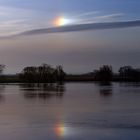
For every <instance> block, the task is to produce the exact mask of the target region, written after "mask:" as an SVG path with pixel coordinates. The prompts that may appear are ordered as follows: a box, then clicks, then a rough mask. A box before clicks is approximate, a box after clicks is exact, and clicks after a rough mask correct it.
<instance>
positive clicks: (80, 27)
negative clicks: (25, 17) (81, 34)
mask: <svg viewBox="0 0 140 140" xmlns="http://www.w3.org/2000/svg"><path fill="white" fill-rule="evenodd" d="M139 26H140V20H135V21H121V22H105V23H86V24H77V25H69V26H61V27H52V28H42V29H34V30H29V31H25V32H22V33H20V34H17V35H13V36H9V37H15V36H26V35H38V34H50V33H64V32H78V31H86V30H104V29H116V28H129V27H139ZM9 37H1V39H2V38H9Z"/></svg>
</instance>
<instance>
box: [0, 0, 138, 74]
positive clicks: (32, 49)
mask: <svg viewBox="0 0 140 140" xmlns="http://www.w3.org/2000/svg"><path fill="white" fill-rule="evenodd" d="M139 7H140V1H139V0H0V64H5V65H6V69H5V73H8V74H13V73H19V72H21V71H22V69H23V68H24V67H25V66H32V65H35V66H37V65H40V64H42V63H47V64H50V65H52V66H56V65H62V66H63V67H64V70H65V71H66V72H67V73H84V72H90V71H92V70H94V69H97V68H98V67H100V66H101V65H104V64H108V65H112V66H113V67H114V70H115V71H116V70H117V69H118V68H119V67H120V66H124V65H132V66H133V67H140V63H139V60H140V39H139V38H140V8H139Z"/></svg>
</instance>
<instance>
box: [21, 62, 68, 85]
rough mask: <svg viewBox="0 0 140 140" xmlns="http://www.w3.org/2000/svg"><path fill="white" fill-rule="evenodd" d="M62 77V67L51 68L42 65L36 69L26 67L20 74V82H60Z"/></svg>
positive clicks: (63, 74)
mask: <svg viewBox="0 0 140 140" xmlns="http://www.w3.org/2000/svg"><path fill="white" fill-rule="evenodd" d="M64 76H65V73H64V71H63V68H62V66H57V67H56V68H53V67H52V66H50V65H48V64H42V65H41V66H38V67H34V66H32V67H26V68H24V69H23V71H22V73H21V74H20V78H21V80H22V81H23V82H28V83H53V82H59V81H60V82H62V81H63V80H64Z"/></svg>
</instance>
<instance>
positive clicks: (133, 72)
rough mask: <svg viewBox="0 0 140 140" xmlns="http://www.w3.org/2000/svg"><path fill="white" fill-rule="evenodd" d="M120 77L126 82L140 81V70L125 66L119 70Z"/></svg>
mask: <svg viewBox="0 0 140 140" xmlns="http://www.w3.org/2000/svg"><path fill="white" fill-rule="evenodd" d="M119 75H120V77H121V78H123V79H125V80H140V69H134V68H132V67H131V66H124V67H121V68H120V69H119Z"/></svg>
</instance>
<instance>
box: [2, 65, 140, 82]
mask: <svg viewBox="0 0 140 140" xmlns="http://www.w3.org/2000/svg"><path fill="white" fill-rule="evenodd" d="M4 68H5V66H4V65H0V82H1V83H11V82H14V83H16V82H19V83H58V82H64V81H66V82H67V81H68V82H70V81H101V82H109V81H119V82H121V81H125V82H140V69H139V68H133V67H132V66H123V67H120V68H119V70H118V72H116V73H114V72H113V68H112V66H110V65H103V66H102V67H100V68H99V69H98V70H94V71H92V72H89V73H85V74H79V75H75V74H67V73H66V72H64V70H63V67H62V66H61V65H59V66H56V67H52V66H50V65H48V64H42V65H40V66H28V67H25V68H23V70H22V71H21V72H20V73H19V74H15V75H4V74H3V71H4Z"/></svg>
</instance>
